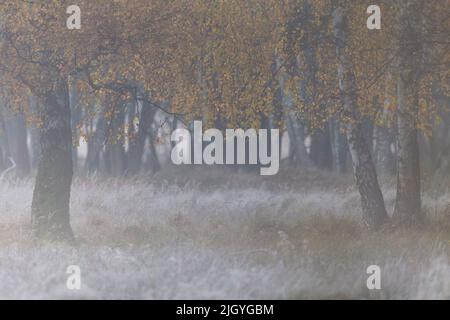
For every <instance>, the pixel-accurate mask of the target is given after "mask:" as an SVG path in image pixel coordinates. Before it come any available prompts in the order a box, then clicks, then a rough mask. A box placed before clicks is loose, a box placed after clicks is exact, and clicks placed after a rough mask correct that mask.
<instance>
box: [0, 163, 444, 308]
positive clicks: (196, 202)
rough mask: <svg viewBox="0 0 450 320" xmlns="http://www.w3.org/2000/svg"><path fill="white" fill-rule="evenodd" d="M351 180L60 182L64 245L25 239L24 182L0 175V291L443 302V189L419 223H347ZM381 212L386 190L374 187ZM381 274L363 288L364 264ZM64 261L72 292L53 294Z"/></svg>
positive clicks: (164, 177)
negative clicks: (66, 186) (75, 281)
mask: <svg viewBox="0 0 450 320" xmlns="http://www.w3.org/2000/svg"><path fill="white" fill-rule="evenodd" d="M351 182H352V181H351V178H348V177H337V176H327V175H323V174H322V175H321V174H317V173H316V174H308V175H304V174H303V175H302V174H296V173H291V172H289V173H281V175H280V176H279V177H277V178H274V179H273V180H270V179H265V178H261V177H254V176H253V175H249V174H241V175H238V174H229V173H225V174H224V173H223V172H220V171H219V172H215V171H208V172H206V173H201V172H200V171H194V172H193V173H191V174H188V175H184V174H181V175H180V174H179V173H177V172H175V173H168V174H166V173H162V174H160V175H158V176H156V177H152V178H148V179H140V180H126V181H123V180H120V181H119V180H102V179H85V180H77V181H75V183H74V187H73V194H72V205H71V206H72V225H73V229H74V232H75V234H76V236H77V239H78V245H77V246H75V247H73V246H69V245H62V244H50V243H37V242H36V241H34V240H31V238H30V237H29V236H28V233H29V211H30V204H31V195H32V183H31V181H25V182H9V183H3V184H0V298H3V299H5V298H6V299H10V298H18V299H27V298H46V299H48V298H50V299H52V298H106V299H109V298H137V299H177V298H179V299H196V298H199V299H201V298H209V299H220V298H225V299H228V298H232V299H275V298H282V299H296V298H302V299H303V298H330V299H331V298H359V299H360V298H363V299H364V298H384V299H388V298H391V299H398V298H409V299H416V298H450V259H449V257H450V256H449V253H450V252H449V245H450V215H449V213H448V211H447V203H450V197H449V194H448V193H441V194H440V195H439V196H435V197H430V196H426V197H425V201H424V203H425V208H426V210H427V211H428V213H429V216H431V218H430V222H429V224H428V225H427V226H425V227H424V228H423V229H420V230H394V229H391V228H389V227H388V228H386V230H383V231H381V232H379V233H368V232H367V231H366V230H365V229H364V228H363V227H362V226H361V224H360V219H359V216H360V211H359V198H358V194H357V192H356V191H355V190H354V188H353V187H352V184H351ZM385 196H386V202H387V206H388V208H391V207H392V203H393V199H394V196H395V192H394V190H393V188H392V184H390V183H389V182H387V183H386V190H385ZM371 264H377V265H379V266H380V267H381V270H382V290H381V291H378V292H374V291H371V292H369V291H368V290H367V289H366V287H365V284H366V279H367V275H366V273H365V271H366V268H367V266H369V265H371ZM69 265H78V266H80V268H81V271H82V289H81V290H80V291H70V290H68V289H66V279H67V276H68V275H67V274H66V273H65V272H66V268H67V266H69Z"/></svg>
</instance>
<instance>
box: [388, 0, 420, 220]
mask: <svg viewBox="0 0 450 320" xmlns="http://www.w3.org/2000/svg"><path fill="white" fill-rule="evenodd" d="M398 3H399V6H400V15H399V20H398V21H399V22H398V37H399V54H398V58H397V67H398V79H397V99H398V107H397V132H398V137H397V198H396V202H395V212H394V218H395V220H396V222H397V223H399V224H403V225H412V224H417V223H421V222H422V220H423V213H422V204H421V194H420V161H419V144H418V139H417V134H418V132H417V117H418V112H419V101H418V86H417V84H418V81H419V68H420V67H419V66H420V64H421V61H422V47H421V44H420V42H419V41H418V40H419V39H420V28H421V24H420V21H421V19H420V15H421V12H422V10H421V4H422V3H423V2H422V1H421V0H406V1H399V2H398ZM411 19H413V20H412V21H416V24H414V25H411V24H409V23H407V21H410V20H411Z"/></svg>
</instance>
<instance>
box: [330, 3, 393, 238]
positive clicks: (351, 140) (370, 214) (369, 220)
mask: <svg viewBox="0 0 450 320" xmlns="http://www.w3.org/2000/svg"><path fill="white" fill-rule="evenodd" d="M344 10H345V9H344V8H343V7H342V6H338V7H337V8H336V10H335V11H334V13H333V29H334V36H335V41H336V53H337V58H338V61H339V62H338V77H339V88H340V91H341V95H342V99H343V106H344V114H345V118H346V120H347V121H346V123H345V125H346V134H347V142H348V147H349V150H350V154H351V158H352V163H353V171H354V175H355V180H356V185H357V186H358V190H359V194H360V196H361V206H362V211H363V219H364V221H365V223H366V224H367V225H368V226H369V227H370V228H371V229H374V230H376V229H378V228H380V226H381V225H382V224H383V223H385V222H386V220H387V218H388V215H387V213H386V208H385V205H384V199H383V195H382V193H381V189H380V186H379V184H378V178H377V174H376V171H375V166H374V164H373V161H372V157H371V152H370V149H369V147H368V145H367V142H366V141H365V139H364V134H363V131H362V124H361V116H360V114H359V112H358V108H357V97H356V79H355V74H354V70H353V64H352V61H351V57H350V56H349V55H348V54H347V53H346V43H347V41H348V34H347V32H348V31H347V21H346V16H345V11H344Z"/></svg>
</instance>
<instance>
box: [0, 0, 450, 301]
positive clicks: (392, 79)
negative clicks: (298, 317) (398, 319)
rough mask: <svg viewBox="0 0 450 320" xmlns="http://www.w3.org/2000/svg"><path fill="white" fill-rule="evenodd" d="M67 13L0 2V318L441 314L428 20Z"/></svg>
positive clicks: (446, 203) (448, 203)
mask: <svg viewBox="0 0 450 320" xmlns="http://www.w3.org/2000/svg"><path fill="white" fill-rule="evenodd" d="M75 2H76V3H75ZM75 2H74V1H65V0H64V1H13V0H11V1H9V0H6V1H1V2H0V259H1V260H5V261H7V263H6V264H5V266H4V267H3V265H0V274H5V275H7V276H8V275H9V276H10V278H11V279H13V280H11V283H10V284H7V285H6V287H5V288H7V289H6V290H5V289H1V285H0V298H3V297H5V298H7V297H8V294H11V295H12V296H14V297H19V298H29V297H42V298H48V297H50V298H51V297H72V296H71V295H72V294H74V293H73V292H66V291H65V289H64V288H63V287H64V286H65V280H64V279H65V275H64V269H65V268H66V266H68V265H71V264H75V265H80V268H81V269H82V270H87V271H84V273H86V272H87V274H88V275H89V274H90V276H87V279H86V281H87V285H86V286H85V287H84V289H83V290H82V291H80V296H79V297H88V298H90V297H94V298H120V297H128V298H164V299H165V298H257V299H259V298H263V299H264V298H265V299H271V298H286V299H291V298H382V299H388V298H449V297H450V284H445V285H442V286H438V285H437V283H440V280H439V279H441V278H450V277H449V275H450V260H449V254H450V251H449V249H450V248H449V243H450V242H449V241H450V216H449V211H448V208H449V207H450V200H449V199H450V198H449V191H448V188H449V186H450V175H449V172H450V161H449V160H450V154H449V152H450V110H449V107H450V104H449V102H450V91H449V90H450V87H449V85H450V81H449V80H450V79H449V77H450V73H449V70H450V69H449V64H450V60H449V59H450V55H449V39H450V25H449V24H450V21H449V18H450V17H449V12H450V10H449V9H450V3H449V1H448V0H439V1H425V0H395V1H392V0H389V1H388V0H379V1H365V0H357V1H355V0H315V1H313V0H248V1H238V0H227V1H210V0H199V1H191V0H189V1H187V0H177V1H166V0H152V1H149V0H124V1H107V0H102V1H88V0H79V1H75ZM71 5H76V6H75V9H74V8H72V9H73V10H72V9H71V10H67V8H68V7H70V6H71ZM371 5H376V6H378V7H379V8H380V16H381V25H380V28H379V29H378V28H368V24H367V23H368V22H367V19H368V18H369V16H370V14H368V12H367V8H368V7H369V6H371ZM77 8H79V12H78V11H77V10H78V9H77ZM73 15H75V16H77V17H78V18H73V17H74V16H73ZM68 19H75V20H73V21H72V22H70V21H68ZM77 19H78V20H77ZM70 23H74V26H75V27H74V28H69V26H70ZM198 121H201V122H202V126H203V130H207V129H211V128H215V129H217V130H218V131H219V132H221V133H222V134H223V137H226V136H227V134H226V132H227V129H238V128H239V129H243V131H245V130H253V129H254V132H258V131H257V130H261V129H267V132H268V133H267V134H266V136H264V137H265V138H267V139H268V141H271V139H272V141H273V139H276V140H279V141H277V142H279V143H276V144H271V143H270V142H269V147H267V146H266V147H267V150H266V151H267V155H266V159H267V157H269V154H270V155H272V156H273V155H276V154H279V155H280V164H279V171H278V173H277V174H276V175H273V176H270V175H268V176H260V172H261V169H262V168H266V167H267V164H268V162H267V161H264V160H263V158H262V155H261V152H260V153H259V154H258V155H254V154H252V151H253V150H260V149H261V148H260V147H262V145H263V144H262V142H261V140H256V139H255V140H254V144H252V142H251V141H252V140H251V138H249V137H247V138H248V140H245V138H244V140H242V141H244V142H243V145H242V146H243V147H242V146H241V147H242V148H241V149H242V150H240V147H239V145H238V146H237V147H236V148H235V149H233V154H232V156H231V157H232V158H233V159H234V158H235V157H236V160H237V161H235V162H236V163H238V164H230V163H231V161H225V159H227V152H228V153H230V149H226V150H225V148H224V150H225V151H224V152H223V154H220V156H221V157H222V158H223V159H224V161H222V163H224V165H217V164H201V165H200V164H197V165H192V166H189V165H183V164H182V165H177V164H174V163H173V161H172V158H171V154H172V150H173V148H175V145H176V143H175V142H174V141H173V140H171V134H172V132H174V131H175V130H177V129H186V130H188V131H189V132H190V135H189V136H190V137H192V143H189V146H190V148H191V147H192V159H193V161H192V163H195V161H194V158H193V157H194V153H195V139H196V137H195V135H196V134H197V133H196V132H195V128H194V127H195V126H194V122H198ZM273 130H278V132H279V137H276V135H275V133H274V132H275V131H273ZM245 132H250V131H245ZM209 138H210V140H211V141H214V142H217V141H216V140H217V137H216V138H215V139H212V138H211V137H209ZM260 138H261V137H260ZM189 139H191V138H189ZM233 139H234V138H233ZM228 141H229V139H228ZM233 141H234V140H233ZM188 142H191V141H188ZM221 143H223V144H226V143H227V139H224V141H223V142H221ZM273 146H276V148H277V149H276V150H273V148H274V147H273ZM200 147H202V146H200ZM203 147H205V146H203ZM239 150H240V151H243V152H245V154H246V155H245V157H243V158H239V156H238V155H237V154H238V153H239V152H240V151H239ZM217 152H218V151H217V150H216V151H215V153H214V155H215V157H217V156H218V155H217ZM184 156H186V154H184ZM190 156H191V155H190ZM229 157H230V155H229ZM239 159H240V160H239ZM219 162H220V161H219ZM242 162H245V163H244V164H243V163H242ZM55 250H56V251H55ZM196 258H197V259H196ZM20 259H25V260H30V261H33V263H34V264H37V265H40V264H42V265H43V266H44V267H40V268H38V269H33V271H30V270H28V269H27V267H26V266H21V264H20V263H19V262H18V261H19V260H20ZM114 260H117V261H118V263H114V264H113V263H112V262H111V261H114ZM321 261H322V262H323V261H326V263H325V264H326V265H328V266H329V267H325V265H324V264H323V263H322V262H321ZM372 264H377V265H380V266H381V269H382V270H383V271H382V274H383V279H385V280H383V290H381V291H377V292H369V291H368V289H366V288H365V277H366V274H365V270H366V268H367V267H368V266H369V265H372ZM99 265H104V266H106V267H105V268H106V269H105V270H106V271H105V272H106V273H101V272H99V271H98V270H97V267H98V266H99ZM121 269H124V270H126V269H129V270H130V274H128V273H125V274H123V273H122V272H120V270H121ZM61 270H62V271H61ZM233 270H234V271H233ZM251 270H253V271H251ZM417 270H420V271H417ZM21 272H22V273H25V272H31V274H32V275H33V276H32V277H31V278H32V280H30V279H28V280H27V279H25V278H22V277H21V276H20V273H21ZM89 272H90V273H89ZM417 272H419V273H418V274H419V275H420V276H418V277H417V278H415V280H413V281H409V282H408V280H406V277H407V275H408V274H410V273H417ZM55 273H56V276H52V274H55ZM167 274H169V276H167ZM39 277H40V279H44V280H43V281H44V283H45V287H42V286H40V285H38V284H36V283H37V282H36V281H37V280H36V279H37V278H39ZM105 279H108V284H102V285H100V282H101V281H102V280H105ZM215 279H216V280H217V279H218V280H217V281H216V280H215ZM83 281H84V280H83ZM0 282H1V279H0ZM38 282H39V281H38ZM325 282H326V283H328V285H325V284H324V283H325ZM139 283H144V284H143V285H142V286H140V285H139ZM183 284H184V286H183ZM12 287H14V288H16V289H11V288H12ZM158 288H159V289H160V290H158ZM8 292H9V293H8ZM77 297H78V296H77Z"/></svg>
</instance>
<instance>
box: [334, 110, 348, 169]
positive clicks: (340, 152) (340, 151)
mask: <svg viewBox="0 0 450 320" xmlns="http://www.w3.org/2000/svg"><path fill="white" fill-rule="evenodd" d="M329 123H330V124H329V127H330V135H331V141H332V143H331V147H332V151H333V169H334V170H335V171H336V172H338V173H344V172H346V170H347V153H348V150H347V138H346V136H345V134H343V133H342V132H341V123H340V121H339V120H338V119H335V118H333V119H331V120H330V121H329Z"/></svg>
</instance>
